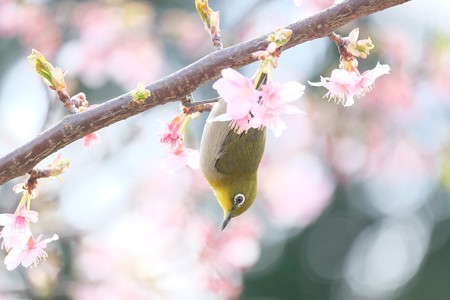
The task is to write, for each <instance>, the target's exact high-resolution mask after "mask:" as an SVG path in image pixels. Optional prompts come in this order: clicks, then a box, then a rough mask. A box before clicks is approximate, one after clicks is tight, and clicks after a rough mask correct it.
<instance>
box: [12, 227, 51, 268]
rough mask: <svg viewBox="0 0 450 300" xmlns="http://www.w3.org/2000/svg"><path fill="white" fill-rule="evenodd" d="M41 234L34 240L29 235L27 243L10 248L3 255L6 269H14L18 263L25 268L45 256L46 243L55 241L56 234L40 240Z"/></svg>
mask: <svg viewBox="0 0 450 300" xmlns="http://www.w3.org/2000/svg"><path fill="white" fill-rule="evenodd" d="M41 238H42V234H41V235H40V236H38V238H37V239H36V240H35V239H34V238H33V237H31V236H30V238H29V240H28V243H26V244H25V245H22V246H21V247H14V248H12V249H11V250H10V251H9V253H8V255H7V256H6V257H5V265H6V269H8V271H11V270H14V269H15V268H17V266H18V265H20V264H21V265H22V266H24V267H25V268H27V267H29V266H31V265H32V264H34V265H35V266H36V265H37V264H38V263H39V262H40V261H41V260H45V259H46V258H47V256H48V255H47V252H45V250H44V249H45V248H47V244H48V243H50V242H52V241H56V240H57V239H58V235H56V234H54V235H53V236H52V237H51V238H48V239H45V240H43V241H40V239H41Z"/></svg>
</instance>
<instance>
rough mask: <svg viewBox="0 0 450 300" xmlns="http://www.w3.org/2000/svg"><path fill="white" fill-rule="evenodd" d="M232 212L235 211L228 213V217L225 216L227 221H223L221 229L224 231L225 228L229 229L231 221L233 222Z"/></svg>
mask: <svg viewBox="0 0 450 300" xmlns="http://www.w3.org/2000/svg"><path fill="white" fill-rule="evenodd" d="M232 210H233V209H230V211H228V213H227V215H226V216H225V219H223V223H222V229H221V230H224V229H225V227H227V225H228V223H230V220H231V211H232Z"/></svg>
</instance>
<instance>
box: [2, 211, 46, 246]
mask: <svg viewBox="0 0 450 300" xmlns="http://www.w3.org/2000/svg"><path fill="white" fill-rule="evenodd" d="M37 220H38V213H37V212H35V211H32V210H27V209H26V208H25V206H23V205H22V206H20V208H19V209H18V211H17V213H15V214H0V226H4V227H3V229H2V232H1V237H2V238H3V243H2V248H3V247H4V248H6V249H10V248H12V247H21V246H23V245H25V244H26V243H27V241H28V239H29V238H30V236H31V231H30V227H29V222H37Z"/></svg>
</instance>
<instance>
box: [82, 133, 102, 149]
mask: <svg viewBox="0 0 450 300" xmlns="http://www.w3.org/2000/svg"><path fill="white" fill-rule="evenodd" d="M100 142H101V141H100V136H99V135H98V134H97V133H96V132H93V133H89V134H87V135H85V136H84V137H83V146H84V147H85V148H86V149H92V148H95V147H96V146H97V145H98V144H100Z"/></svg>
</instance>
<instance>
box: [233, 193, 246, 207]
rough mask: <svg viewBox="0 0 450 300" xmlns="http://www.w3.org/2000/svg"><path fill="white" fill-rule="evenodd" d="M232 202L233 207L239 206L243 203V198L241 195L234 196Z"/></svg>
mask: <svg viewBox="0 0 450 300" xmlns="http://www.w3.org/2000/svg"><path fill="white" fill-rule="evenodd" d="M233 201H234V205H236V207H237V206H241V205H242V203H244V202H245V196H244V195H243V194H237V195H236V196H234V199H233Z"/></svg>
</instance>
